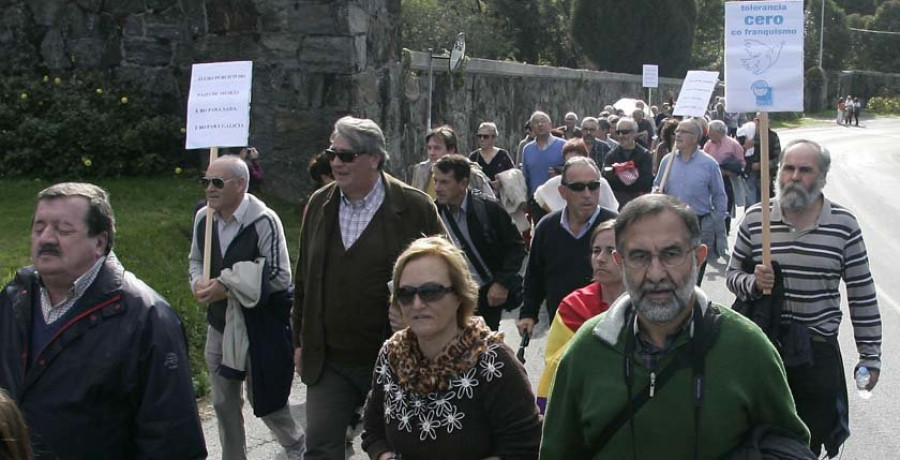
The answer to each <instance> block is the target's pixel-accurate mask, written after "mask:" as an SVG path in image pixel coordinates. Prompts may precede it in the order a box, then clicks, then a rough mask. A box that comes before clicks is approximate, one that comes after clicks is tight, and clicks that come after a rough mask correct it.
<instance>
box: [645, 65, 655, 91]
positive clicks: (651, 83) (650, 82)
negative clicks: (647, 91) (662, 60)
mask: <svg viewBox="0 0 900 460" xmlns="http://www.w3.org/2000/svg"><path fill="white" fill-rule="evenodd" d="M644 88H659V66H658V65H656V64H644Z"/></svg>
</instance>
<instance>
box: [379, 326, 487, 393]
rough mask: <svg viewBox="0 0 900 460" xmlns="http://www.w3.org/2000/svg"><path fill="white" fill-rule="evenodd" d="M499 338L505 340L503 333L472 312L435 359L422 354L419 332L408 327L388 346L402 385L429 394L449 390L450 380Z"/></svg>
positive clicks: (395, 335) (389, 342)
mask: <svg viewBox="0 0 900 460" xmlns="http://www.w3.org/2000/svg"><path fill="white" fill-rule="evenodd" d="M496 342H503V333H501V332H494V331H491V330H490V328H488V327H487V325H485V324H484V320H483V319H482V318H481V317H480V316H473V317H471V318H469V321H468V324H467V325H466V327H465V328H463V330H462V331H460V333H459V334H458V335H457V336H456V337H455V338H454V339H453V340H451V341H450V343H448V344H447V346H446V347H444V351H443V352H442V353H441V354H440V356H438V357H437V359H435V360H434V361H431V360H429V359H428V358H426V357H425V356H424V355H423V354H422V351H421V350H420V349H419V343H418V341H417V339H416V334H415V333H414V332H413V331H412V330H410V329H409V328H406V329H404V330H402V331H399V332H397V333H396V334H394V335H393V337H391V338H390V339H388V341H387V343H386V344H385V347H386V348H387V350H386V351H387V356H388V362H389V363H390V366H391V370H392V371H393V372H394V374H395V375H396V376H397V383H398V384H399V386H400V387H401V388H403V389H404V390H406V391H412V392H415V393H418V394H420V395H428V394H430V393H435V392H443V391H446V390H447V389H448V388H449V386H450V380H452V379H454V378H457V377H459V376H460V375H462V374H464V373H466V372H467V371H468V370H469V369H471V368H473V367H474V366H475V365H476V364H477V363H478V358H479V356H481V353H483V352H484V351H485V350H486V349H487V348H488V346H490V345H491V344H493V343H496Z"/></svg>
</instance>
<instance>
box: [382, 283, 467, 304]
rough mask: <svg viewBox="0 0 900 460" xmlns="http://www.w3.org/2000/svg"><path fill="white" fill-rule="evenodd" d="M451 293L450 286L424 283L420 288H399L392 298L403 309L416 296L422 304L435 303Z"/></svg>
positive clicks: (451, 288)
mask: <svg viewBox="0 0 900 460" xmlns="http://www.w3.org/2000/svg"><path fill="white" fill-rule="evenodd" d="M451 292H453V287H452V286H444V285H441V284H438V283H425V284H423V285H421V286H400V288H399V289H397V291H396V292H394V298H395V299H397V302H398V303H400V305H403V306H404V307H408V306H410V305H412V303H413V299H415V297H416V294H418V295H419V299H421V300H422V302H426V303H427V302H437V301H439V300H441V299H443V298H444V296H445V295H447V294H449V293H451Z"/></svg>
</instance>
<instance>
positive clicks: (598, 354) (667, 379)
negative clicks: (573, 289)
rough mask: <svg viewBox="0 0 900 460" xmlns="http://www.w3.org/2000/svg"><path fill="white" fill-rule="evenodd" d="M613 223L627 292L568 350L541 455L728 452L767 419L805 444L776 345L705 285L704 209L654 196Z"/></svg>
mask: <svg viewBox="0 0 900 460" xmlns="http://www.w3.org/2000/svg"><path fill="white" fill-rule="evenodd" d="M615 232H616V252H615V254H614V256H615V260H616V263H617V264H618V265H619V268H620V269H621V270H622V274H623V277H622V278H623V281H624V284H625V290H626V292H625V294H623V295H622V296H620V297H619V299H618V300H616V301H615V302H614V303H613V305H612V306H611V307H610V309H609V310H608V311H606V312H604V313H601V314H600V315H599V316H596V317H594V318H592V319H590V320H588V321H587V322H586V323H584V325H583V326H582V327H581V328H580V329H579V330H578V332H577V333H576V334H575V337H574V338H573V339H572V342H571V344H570V347H569V350H568V351H567V352H566V354H565V355H564V356H563V358H562V361H561V362H560V364H559V368H558V370H557V373H556V379H555V380H554V383H553V389H552V391H551V396H550V399H549V405H548V406H547V415H546V418H545V419H544V435H543V441H542V443H541V458H547V459H555V458H603V459H622V458H679V459H682V458H722V457H723V456H724V455H725V454H726V453H728V452H729V451H731V450H732V449H734V448H735V447H737V446H739V445H740V444H741V442H742V440H743V439H744V438H745V436H746V435H747V433H749V432H750V431H751V430H753V429H754V428H755V427H758V426H761V425H768V426H773V427H777V428H780V429H782V430H784V431H785V432H786V433H788V434H789V435H790V436H793V437H794V438H796V439H798V440H799V441H800V442H806V440H807V439H809V433H808V431H807V430H806V427H805V426H804V425H803V422H802V421H801V420H800V418H799V417H798V416H797V412H796V411H795V409H794V401H793V399H792V398H791V395H790V391H789V390H788V384H787V379H786V377H785V371H784V367H783V366H782V364H781V360H780V359H779V357H778V353H777V351H776V350H775V348H774V347H773V346H772V344H771V343H769V341H768V340H767V339H766V337H765V336H764V335H763V334H762V332H761V331H760V330H759V328H757V327H756V326H754V325H753V324H752V323H751V322H750V321H749V320H747V319H745V318H743V317H741V316H740V315H739V314H737V313H735V312H732V311H731V310H730V309H727V308H723V307H721V306H718V305H715V304H713V303H712V302H711V301H710V300H709V298H708V297H707V296H706V294H705V293H704V292H703V291H702V290H700V288H699V287H695V286H696V283H697V277H698V276H699V267H700V264H701V263H702V262H703V260H704V258H705V257H706V246H704V245H703V244H701V243H700V223H699V222H698V220H697V216H696V215H695V214H694V213H693V212H692V211H691V210H690V209H689V208H688V207H687V206H686V205H684V204H683V203H681V202H680V201H678V200H677V199H676V198H674V197H671V196H667V195H658V194H653V195H645V196H641V197H638V198H636V199H634V200H633V201H631V202H630V203H629V204H628V205H626V206H625V207H624V208H622V212H621V213H620V214H619V216H618V217H617V218H616V226H615ZM698 362H699V363H700V364H699V365H698ZM698 390H699V391H698Z"/></svg>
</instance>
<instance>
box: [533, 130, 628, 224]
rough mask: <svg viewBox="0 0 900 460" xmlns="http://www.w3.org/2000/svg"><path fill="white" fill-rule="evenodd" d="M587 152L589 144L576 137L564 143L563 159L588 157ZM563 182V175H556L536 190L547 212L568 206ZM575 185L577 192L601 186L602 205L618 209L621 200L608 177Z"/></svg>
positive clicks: (536, 195) (538, 199) (535, 194)
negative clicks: (618, 199)
mask: <svg viewBox="0 0 900 460" xmlns="http://www.w3.org/2000/svg"><path fill="white" fill-rule="evenodd" d="M587 152H588V150H587V145H586V144H585V143H584V141H583V140H582V139H581V138H578V137H576V138H575V139H570V140H568V141H566V143H565V144H564V145H563V160H564V162H566V161H569V159H571V158H574V157H579V156H580V157H586V156H588V153H587ZM561 184H562V176H561V175H556V176H553V177H551V178H550V179H548V180H547V182H544V183H543V184H542V185H541V186H540V187H538V188H537V190H535V191H534V200H535V201H536V202H537V204H538V205H540V206H541V208H542V209H543V210H544V211H546V212H547V213H551V212H553V211H557V210H559V209H562V208H564V207H565V206H566V200H565V199H564V198H563V197H562V194H561V193H560V192H559V188H560V186H561ZM573 185H574V186H575V188H576V190H575V191H576V192H581V191H583V190H584V187H589V188H590V189H591V191H593V190H596V189H598V188H599V189H600V202H599V204H600V207H602V208H606V209H609V210H610V211H618V209H619V202H618V201H616V196H615V194H613V191H612V188H611V187H610V186H609V182H607V181H606V179H604V178H602V177H601V178H600V179H599V180H598V181H597V182H594V183H591V184H587V185H584V184H580V183H579V184H573Z"/></svg>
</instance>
